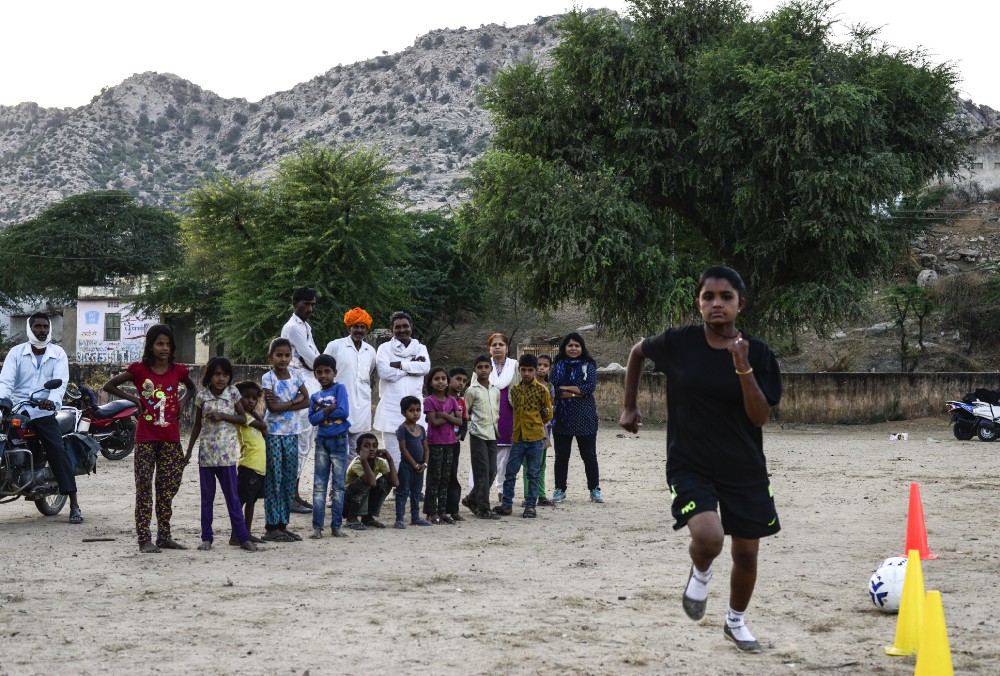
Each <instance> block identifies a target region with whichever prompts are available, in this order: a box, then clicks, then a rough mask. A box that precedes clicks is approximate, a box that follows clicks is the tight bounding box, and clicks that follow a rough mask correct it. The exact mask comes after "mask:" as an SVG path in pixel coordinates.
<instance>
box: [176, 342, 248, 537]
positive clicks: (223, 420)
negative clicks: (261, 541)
mask: <svg viewBox="0 0 1000 676" xmlns="http://www.w3.org/2000/svg"><path fill="white" fill-rule="evenodd" d="M232 380H233V365H232V364H230V363H229V360H228V359H226V358H225V357H215V358H214V359H212V360H210V361H209V362H208V364H206V365H205V370H204V371H203V372H202V376H201V384H202V387H203V388H204V389H202V390H201V391H200V392H198V394H197V395H196V396H195V398H194V409H195V417H194V428H193V429H192V430H191V439H190V441H188V449H187V455H186V456H185V460H188V461H190V460H191V451H192V449H194V444H195V442H196V441H197V440H198V437H199V436H200V437H201V445H200V446H199V447H198V477H199V479H200V483H201V544H200V545H199V546H198V549H200V550H202V551H207V550H209V549H211V548H212V542H213V541H214V540H215V536H214V534H213V533H212V516H213V510H214V507H215V483H216V481H218V482H219V485H220V486H221V487H222V495H223V496H225V498H226V508H227V509H228V510H229V521H230V522H231V523H232V526H233V539H234V540H236V541H238V542H239V543H240V547H241V548H242V549H245V550H246V551H248V552H253V551H256V550H257V545H255V544H254V543H253V542H251V541H250V533H249V532H248V531H247V524H246V521H244V519H243V509H242V507H241V505H240V499H239V496H238V495H237V493H236V464H237V463H238V462H239V460H240V445H239V439H238V437H237V434H236V426H237V425H243V424H245V423H246V419H247V416H246V412H245V411H244V410H243V406H242V404H240V399H241V396H240V393H239V390H237V389H236V388H235V387H233V386H232V385H230V383H231V382H232Z"/></svg>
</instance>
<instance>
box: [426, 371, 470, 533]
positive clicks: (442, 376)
mask: <svg viewBox="0 0 1000 676" xmlns="http://www.w3.org/2000/svg"><path fill="white" fill-rule="evenodd" d="M425 392H426V393H428V396H427V398H426V399H424V412H425V413H426V416H427V446H428V449H429V451H430V458H429V460H428V463H427V489H426V491H425V493H426V497H425V499H424V511H425V512H426V513H427V518H428V519H430V522H431V523H433V524H441V523H451V524H453V523H455V520H454V519H453V518H451V515H450V514H448V479H449V477H450V475H451V460H452V456H453V455H454V454H455V452H456V451H457V450H458V437H457V436H456V435H455V428H456V427H459V426H461V424H462V408H461V406H460V405H459V403H458V402H457V401H455V398H454V397H449V396H448V372H447V371H445V370H444V369H443V368H441V367H440V366H438V367H436V368H432V369H431V371H430V373H428V374H427V381H426V385H425Z"/></svg>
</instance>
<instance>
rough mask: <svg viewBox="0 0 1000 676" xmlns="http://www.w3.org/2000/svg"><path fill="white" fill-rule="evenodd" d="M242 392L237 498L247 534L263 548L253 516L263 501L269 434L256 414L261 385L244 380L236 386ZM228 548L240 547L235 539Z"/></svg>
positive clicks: (238, 432)
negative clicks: (258, 504) (242, 416)
mask: <svg viewBox="0 0 1000 676" xmlns="http://www.w3.org/2000/svg"><path fill="white" fill-rule="evenodd" d="M236 389H237V390H239V392H240V396H241V397H242V399H240V403H241V404H242V405H243V410H244V411H246V413H247V420H246V424H244V425H238V426H237V427H236V437H237V438H238V439H239V441H240V464H239V466H237V468H236V497H238V498H239V499H240V504H242V505H243V520H244V521H246V524H247V532H248V533H250V542H252V543H254V544H261V543H262V542H264V541H263V540H261V539H260V538H259V537H257V536H256V535H254V534H253V513H254V508H255V507H256V506H257V501H258V500H263V499H264V477H265V476H266V475H267V443H266V442H265V441H264V435H265V434H267V423H265V422H264V421H263V419H261V417H260V415H258V414H257V406H258V405H259V404H260V395H261V390H260V385H258V384H257V383H255V382H253V381H252V380H244V381H243V382H241V383H236ZM229 544H231V545H238V544H239V541H237V540H236V539H235V538H234V539H230V540H229Z"/></svg>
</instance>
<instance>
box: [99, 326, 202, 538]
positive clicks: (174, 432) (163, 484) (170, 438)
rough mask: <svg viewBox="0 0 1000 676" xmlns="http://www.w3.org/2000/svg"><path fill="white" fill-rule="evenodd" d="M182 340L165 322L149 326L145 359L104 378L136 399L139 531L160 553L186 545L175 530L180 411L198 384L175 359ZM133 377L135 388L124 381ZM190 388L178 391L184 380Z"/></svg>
mask: <svg viewBox="0 0 1000 676" xmlns="http://www.w3.org/2000/svg"><path fill="white" fill-rule="evenodd" d="M176 349H177V343H176V341H175V340H174V334H173V332H172V331H171V330H170V327H169V326H167V325H166V324H156V325H154V326H151V327H150V328H149V330H148V331H147V332H146V345H145V347H144V348H143V350H142V360H141V361H137V362H134V363H132V364H129V365H128V368H127V369H126V370H125V373H120V374H118V375H117V376H115V377H114V378H112V379H111V380H109V381H108V382H106V383H105V384H104V391H105V392H107V393H109V394H111V395H113V396H115V397H118V398H119V399H127V400H128V401H131V402H135V404H136V406H138V407H139V421H138V425H137V427H136V431H135V531H136V534H137V535H138V537H139V551H140V552H142V553H143V554H159V553H160V550H161V549H187V547H185V546H184V545H182V544H180V543H178V542H175V541H174V540H173V538H172V537H171V535H170V517H171V516H172V515H173V501H174V496H175V495H177V491H178V490H179V489H180V487H181V477H182V476H183V475H184V466H185V465H186V464H187V463H186V462H185V461H184V451H183V449H182V448H181V426H180V416H181V411H182V410H184V406H185V405H187V403H188V401H190V399H191V397H193V396H194V391H195V385H194V381H193V380H191V376H189V375H188V369H187V367H186V366H185V365H184V364H176V363H174V352H175V351H176ZM128 382H131V383H132V385H134V386H135V391H136V394H130V393H128V392H125V391H124V390H122V389H121V388H120V387H119V386H120V385H124V384H125V383H128ZM181 385H183V386H184V389H185V393H184V397H183V398H181V397H180V396H179V390H180V386H181ZM154 476H155V477H156V484H155V495H156V543H155V544H154V543H153V539H152V536H151V535H150V532H149V520H150V518H151V517H152V513H153V495H154V484H153V477H154Z"/></svg>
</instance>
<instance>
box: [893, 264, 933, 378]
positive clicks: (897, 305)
mask: <svg viewBox="0 0 1000 676" xmlns="http://www.w3.org/2000/svg"><path fill="white" fill-rule="evenodd" d="M886 304H887V305H888V306H889V309H890V310H891V311H892V312H893V315H894V316H895V323H896V328H897V329H898V330H899V370H900V371H901V372H903V373H907V372H911V371H914V370H915V369H916V368H917V363H918V362H919V361H920V357H919V356H918V355H914V354H913V353H912V352H911V350H910V345H909V341H908V340H907V335H906V320H907V319H909V318H910V316H911V315H912V316H913V317H914V318H915V319H916V320H917V327H918V332H917V345H919V346H920V350H921V352H922V351H923V350H924V322H925V320H926V319H927V316H928V315H929V314H930V313H931V311H932V310H933V309H934V307H935V302H934V298H933V296H932V295H931V293H930V291H929V290H928V289H926V288H921V287H919V286H917V285H916V284H899V285H897V286H894V287H893V288H892V289H891V290H890V292H889V295H888V296H887V298H886Z"/></svg>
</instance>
